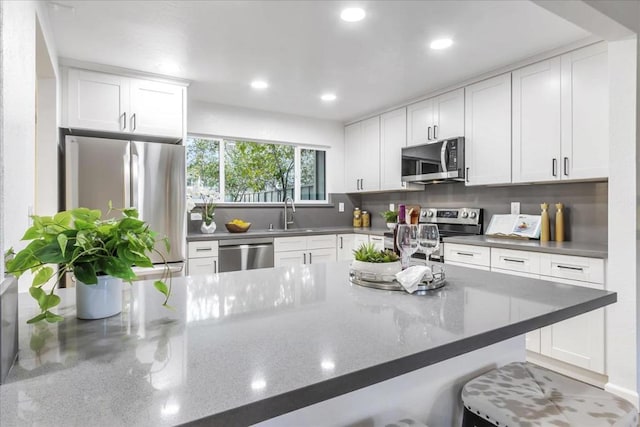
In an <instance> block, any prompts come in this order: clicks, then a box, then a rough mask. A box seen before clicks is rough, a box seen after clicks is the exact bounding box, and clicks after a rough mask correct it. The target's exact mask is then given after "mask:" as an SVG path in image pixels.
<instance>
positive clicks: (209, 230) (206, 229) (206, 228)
mask: <svg viewBox="0 0 640 427" xmlns="http://www.w3.org/2000/svg"><path fill="white" fill-rule="evenodd" d="M200 231H201V232H202V233H203V234H213V233H214V232H215V231H216V222H215V221H211V224H209V225H207V224H206V223H205V222H204V221H202V225H201V226H200Z"/></svg>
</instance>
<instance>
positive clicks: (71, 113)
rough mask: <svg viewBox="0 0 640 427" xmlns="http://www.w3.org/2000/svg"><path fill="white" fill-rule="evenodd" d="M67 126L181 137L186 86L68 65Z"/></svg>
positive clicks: (182, 133)
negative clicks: (80, 68)
mask: <svg viewBox="0 0 640 427" xmlns="http://www.w3.org/2000/svg"><path fill="white" fill-rule="evenodd" d="M66 84H67V88H66V109H65V113H66V116H65V117H63V119H65V118H66V126H68V127H70V128H76V129H90V130H97V131H107V132H123V133H131V134H141V135H150V136H160V137H170V138H176V139H180V138H182V137H183V136H184V117H185V105H186V102H185V101H186V87H184V86H182V85H176V84H170V83H161V82H156V81H150V80H144V79H137V78H130V77H123V76H118V75H113V74H106V73H98V72H94V71H87V70H79V69H74V68H69V69H68V74H67V80H66Z"/></svg>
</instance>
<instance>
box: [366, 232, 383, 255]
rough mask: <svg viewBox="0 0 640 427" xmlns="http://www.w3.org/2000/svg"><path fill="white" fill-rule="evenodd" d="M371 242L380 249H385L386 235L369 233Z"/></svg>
mask: <svg viewBox="0 0 640 427" xmlns="http://www.w3.org/2000/svg"><path fill="white" fill-rule="evenodd" d="M369 243H371V244H372V245H373V246H374V247H375V248H376V249H377V250H379V251H382V250H384V236H373V235H369Z"/></svg>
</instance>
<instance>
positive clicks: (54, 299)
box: [45, 294, 60, 310]
mask: <svg viewBox="0 0 640 427" xmlns="http://www.w3.org/2000/svg"><path fill="white" fill-rule="evenodd" d="M58 304H60V297H59V296H58V295H54V294H51V295H47V301H46V307H45V309H47V310H48V309H50V308H53V307H55V306H56V305H58Z"/></svg>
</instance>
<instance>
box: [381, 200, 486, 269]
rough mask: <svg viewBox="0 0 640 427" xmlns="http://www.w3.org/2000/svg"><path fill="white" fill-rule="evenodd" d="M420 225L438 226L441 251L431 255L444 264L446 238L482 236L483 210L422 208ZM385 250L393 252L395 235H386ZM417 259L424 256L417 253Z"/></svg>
mask: <svg viewBox="0 0 640 427" xmlns="http://www.w3.org/2000/svg"><path fill="white" fill-rule="evenodd" d="M419 222H420V223H432V224H437V225H438V231H439V232H440V251H439V253H434V254H432V255H431V257H430V258H431V260H432V261H440V262H444V243H442V239H443V238H444V237H451V236H473V235H480V234H482V209H480V208H422V209H420V219H419ZM384 236H385V248H387V249H391V250H393V233H385V235H384ZM414 256H415V257H422V258H423V259H424V254H421V253H417V254H415V255H414Z"/></svg>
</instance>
